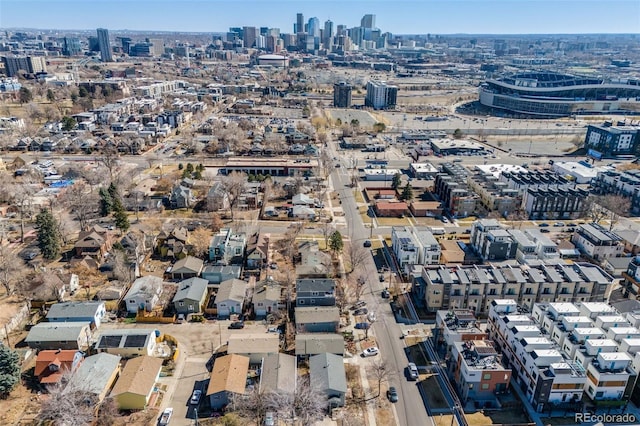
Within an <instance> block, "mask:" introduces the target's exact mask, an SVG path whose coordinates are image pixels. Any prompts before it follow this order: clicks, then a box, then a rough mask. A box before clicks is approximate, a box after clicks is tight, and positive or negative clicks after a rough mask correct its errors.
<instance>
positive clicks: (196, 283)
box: [173, 277, 209, 302]
mask: <svg viewBox="0 0 640 426" xmlns="http://www.w3.org/2000/svg"><path fill="white" fill-rule="evenodd" d="M208 284H209V281H207V280H203V279H202V278H195V277H194V278H189V279H187V280H184V281H181V282H180V283H179V284H178V291H177V292H176V295H175V296H174V297H173V301H174V302H177V301H179V300H184V299H190V300H201V299H202V296H203V295H204V294H205V293H206V292H207V285H208Z"/></svg>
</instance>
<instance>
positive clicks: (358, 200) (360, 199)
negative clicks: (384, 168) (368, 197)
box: [353, 189, 365, 203]
mask: <svg viewBox="0 0 640 426" xmlns="http://www.w3.org/2000/svg"><path fill="white" fill-rule="evenodd" d="M353 195H354V196H355V197H356V203H364V202H365V201H364V197H363V196H362V192H360V191H358V190H357V189H356V190H355V191H353Z"/></svg>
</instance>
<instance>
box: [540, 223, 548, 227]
mask: <svg viewBox="0 0 640 426" xmlns="http://www.w3.org/2000/svg"><path fill="white" fill-rule="evenodd" d="M538 226H539V227H540V228H546V227H548V226H549V224H548V223H541V224H540V225H538Z"/></svg>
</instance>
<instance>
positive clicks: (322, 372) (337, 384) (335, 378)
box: [309, 353, 347, 393]
mask: <svg viewBox="0 0 640 426" xmlns="http://www.w3.org/2000/svg"><path fill="white" fill-rule="evenodd" d="M309 375H310V378H311V386H313V387H316V388H317V389H320V390H327V389H330V390H335V391H338V392H344V393H346V392H347V376H346V374H345V371H344V360H343V358H342V357H341V356H338V355H334V354H330V353H323V354H318V355H313V356H312V357H310V358H309Z"/></svg>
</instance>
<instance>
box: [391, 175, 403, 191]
mask: <svg viewBox="0 0 640 426" xmlns="http://www.w3.org/2000/svg"><path fill="white" fill-rule="evenodd" d="M400 185H402V175H401V174H400V173H396V174H395V175H393V180H392V181H391V187H392V188H393V189H395V190H397V189H398V188H400Z"/></svg>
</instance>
